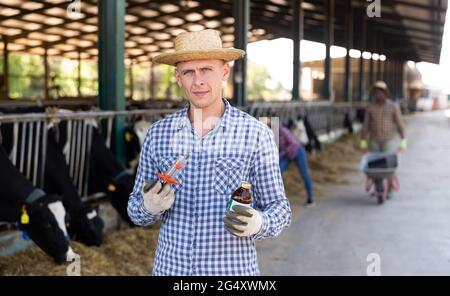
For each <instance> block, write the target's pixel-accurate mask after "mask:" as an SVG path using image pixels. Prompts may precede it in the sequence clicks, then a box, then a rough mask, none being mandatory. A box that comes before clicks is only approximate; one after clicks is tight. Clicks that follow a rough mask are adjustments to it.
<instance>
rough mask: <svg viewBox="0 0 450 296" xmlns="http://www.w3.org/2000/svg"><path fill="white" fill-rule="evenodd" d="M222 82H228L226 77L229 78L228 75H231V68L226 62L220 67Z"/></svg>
mask: <svg viewBox="0 0 450 296" xmlns="http://www.w3.org/2000/svg"><path fill="white" fill-rule="evenodd" d="M222 70H223V72H222V80H223V81H226V80H228V77H230V73H231V68H230V64H229V63H228V62H224V63H223V66H222Z"/></svg>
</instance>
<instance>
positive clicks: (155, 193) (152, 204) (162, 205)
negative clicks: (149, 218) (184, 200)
mask: <svg viewBox="0 0 450 296" xmlns="http://www.w3.org/2000/svg"><path fill="white" fill-rule="evenodd" d="M161 186H162V185H161V182H156V184H155V185H154V186H153V187H152V188H151V189H150V190H149V191H148V192H147V193H144V192H142V196H143V197H144V207H145V209H146V210H147V211H148V212H149V213H150V214H152V215H157V214H161V213H162V212H164V211H165V210H168V209H170V207H171V206H172V204H173V202H174V200H175V191H174V190H173V188H172V187H171V186H170V184H165V185H164V187H163V189H162V190H161ZM160 190H161V192H159V191H160Z"/></svg>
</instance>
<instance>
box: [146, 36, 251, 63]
mask: <svg viewBox="0 0 450 296" xmlns="http://www.w3.org/2000/svg"><path fill="white" fill-rule="evenodd" d="M244 55H245V51H243V50H241V49H236V48H223V47H222V40H221V39H220V33H219V31H216V30H210V29H208V30H203V31H198V32H184V33H181V34H179V35H178V36H177V37H176V38H175V52H170V53H162V54H160V55H157V56H155V57H154V58H153V62H154V63H158V64H167V65H171V66H175V65H176V64H177V63H179V62H186V61H192V60H224V61H226V62H230V61H234V60H237V59H240V58H242V57H243V56H244Z"/></svg>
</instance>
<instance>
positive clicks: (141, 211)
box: [127, 129, 162, 226]
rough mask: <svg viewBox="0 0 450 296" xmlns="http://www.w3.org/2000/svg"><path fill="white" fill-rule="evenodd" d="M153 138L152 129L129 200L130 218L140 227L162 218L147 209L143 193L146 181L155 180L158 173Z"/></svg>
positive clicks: (146, 140) (146, 141)
mask: <svg viewBox="0 0 450 296" xmlns="http://www.w3.org/2000/svg"><path fill="white" fill-rule="evenodd" d="M151 137H152V135H151V129H150V130H149V132H148V133H147V136H146V137H145V141H144V144H143V145H142V150H141V154H140V157H139V167H138V170H137V174H136V180H135V181H134V187H133V191H132V192H131V194H130V198H129V199H128V208H127V210H128V216H129V217H130V219H131V221H132V222H133V223H134V224H136V225H139V226H147V225H151V224H154V223H155V222H156V221H158V220H159V219H160V218H161V216H162V215H161V214H159V215H153V214H151V213H149V212H148V211H147V210H146V209H145V207H144V198H143V196H142V191H141V190H142V186H143V184H144V181H145V180H147V181H149V180H152V179H155V176H156V172H157V167H156V164H155V162H154V160H153V158H152V155H153V153H152V151H151Z"/></svg>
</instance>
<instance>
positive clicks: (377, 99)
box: [360, 80, 406, 152]
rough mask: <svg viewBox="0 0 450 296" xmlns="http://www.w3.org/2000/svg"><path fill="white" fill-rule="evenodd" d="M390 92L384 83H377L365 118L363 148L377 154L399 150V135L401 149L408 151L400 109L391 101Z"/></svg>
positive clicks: (373, 88) (372, 91)
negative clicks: (398, 136)
mask: <svg viewBox="0 0 450 296" xmlns="http://www.w3.org/2000/svg"><path fill="white" fill-rule="evenodd" d="M388 94H389V91H388V87H387V85H386V83H385V82H384V81H381V80H379V81H376V82H375V83H374V84H373V86H372V90H371V98H372V99H373V101H372V102H371V103H370V104H369V106H368V107H367V110H366V115H365V117H364V125H363V130H362V138H363V139H362V140H361V144H360V146H361V148H362V149H364V150H365V149H367V148H369V150H370V151H376V152H393V151H395V150H396V149H397V141H396V136H397V134H399V135H400V138H401V141H400V149H406V139H405V132H404V128H403V122H402V121H403V120H402V115H401V112H400V108H399V107H398V105H397V104H395V103H394V102H392V101H391V100H389V99H388V98H387V97H388Z"/></svg>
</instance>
